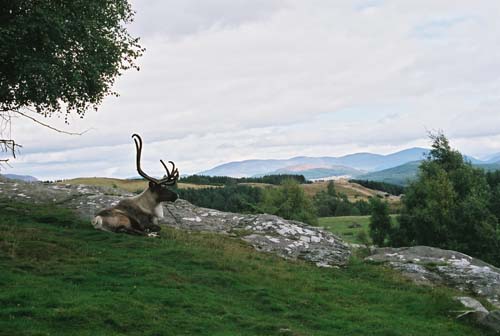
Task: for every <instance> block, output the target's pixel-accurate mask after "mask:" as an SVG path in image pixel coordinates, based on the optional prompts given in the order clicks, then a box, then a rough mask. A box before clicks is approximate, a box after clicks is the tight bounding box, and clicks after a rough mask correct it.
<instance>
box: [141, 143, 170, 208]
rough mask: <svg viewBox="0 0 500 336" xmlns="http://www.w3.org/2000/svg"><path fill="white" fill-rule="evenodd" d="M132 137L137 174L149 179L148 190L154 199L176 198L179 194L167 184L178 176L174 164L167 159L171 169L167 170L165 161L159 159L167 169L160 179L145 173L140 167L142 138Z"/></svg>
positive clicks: (166, 199)
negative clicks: (135, 154)
mask: <svg viewBox="0 0 500 336" xmlns="http://www.w3.org/2000/svg"><path fill="white" fill-rule="evenodd" d="M132 138H133V139H134V142H135V147H136V149H137V161H136V163H137V172H138V173H139V175H141V176H142V177H144V178H145V179H146V180H148V181H149V187H148V189H149V190H150V192H151V194H152V195H153V197H154V198H155V200H156V201H157V202H158V203H160V202H166V201H169V202H173V201H175V200H176V199H177V198H179V196H177V194H176V193H175V192H173V191H172V190H170V189H168V186H171V185H174V184H175V183H176V182H177V179H178V178H179V170H178V169H177V168H175V164H174V163H173V162H172V161H168V162H169V163H170V164H171V165H172V170H169V169H168V167H167V165H166V164H165V162H163V160H160V162H161V164H162V165H163V167H164V168H165V170H166V171H167V174H166V175H164V177H163V178H162V179H159V180H157V179H155V178H153V177H151V176H149V175H147V174H146V173H145V172H144V171H142V169H141V152H142V139H141V137H140V136H139V135H137V134H134V135H132Z"/></svg>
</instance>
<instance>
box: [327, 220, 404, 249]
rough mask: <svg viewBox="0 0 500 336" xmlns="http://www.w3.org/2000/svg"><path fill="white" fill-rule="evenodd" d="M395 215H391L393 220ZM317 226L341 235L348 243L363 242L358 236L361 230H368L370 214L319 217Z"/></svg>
mask: <svg viewBox="0 0 500 336" xmlns="http://www.w3.org/2000/svg"><path fill="white" fill-rule="evenodd" d="M396 216H397V215H391V218H392V220H393V221H395V220H396ZM318 224H319V226H322V227H324V228H325V229H327V230H328V231H330V232H332V233H334V234H336V235H338V236H340V237H342V239H344V240H345V241H347V242H349V243H357V244H364V243H365V242H362V241H360V240H359V238H358V234H359V233H360V232H361V231H365V232H366V233H367V234H368V232H369V225H370V216H339V217H320V218H318Z"/></svg>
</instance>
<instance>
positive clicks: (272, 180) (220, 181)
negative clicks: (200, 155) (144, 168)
mask: <svg viewBox="0 0 500 336" xmlns="http://www.w3.org/2000/svg"><path fill="white" fill-rule="evenodd" d="M285 180H294V181H296V182H298V183H300V184H304V183H310V182H309V181H307V180H306V178H305V177H304V176H303V175H290V174H279V175H265V176H262V177H229V176H205V175H191V176H186V177H181V179H180V180H179V182H182V183H192V184H205V185H217V186H223V185H231V184H238V183H267V184H274V185H280V184H282V183H283V181H285Z"/></svg>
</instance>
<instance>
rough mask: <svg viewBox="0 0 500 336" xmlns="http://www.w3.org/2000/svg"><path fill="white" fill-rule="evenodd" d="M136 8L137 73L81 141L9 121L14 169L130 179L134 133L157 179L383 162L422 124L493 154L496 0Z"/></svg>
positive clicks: (497, 136)
mask: <svg viewBox="0 0 500 336" xmlns="http://www.w3.org/2000/svg"><path fill="white" fill-rule="evenodd" d="M135 5H136V10H137V12H138V14H137V22H136V24H135V26H134V27H133V29H134V31H138V32H140V33H141V35H142V37H143V38H142V41H143V44H144V46H145V47H146V48H147V51H146V55H145V56H144V57H143V59H141V60H140V63H141V71H140V72H128V73H126V74H125V75H124V76H123V77H121V78H120V79H119V81H118V83H117V87H116V89H117V90H118V91H119V92H120V93H121V97H120V98H108V99H106V101H105V103H104V105H103V106H102V108H101V109H100V111H99V112H97V113H95V112H93V111H90V112H89V113H88V114H87V116H86V117H85V119H83V120H79V119H78V120H75V121H74V122H73V123H72V127H74V128H77V129H86V128H92V130H91V131H89V132H88V133H87V134H85V135H84V136H81V137H68V136H64V135H60V134H55V133H53V132H50V131H48V130H46V129H43V128H40V127H36V126H35V125H33V124H32V123H30V122H27V121H21V120H17V121H16V123H15V129H14V134H15V136H16V138H17V139H18V141H20V142H22V143H23V144H24V145H25V148H26V149H25V154H24V156H23V157H22V159H20V160H19V161H18V162H17V163H15V168H14V169H12V172H13V173H15V172H19V173H21V172H22V173H31V174H33V175H40V176H42V175H43V176H46V177H58V176H60V175H61V174H67V175H68V176H69V175H72V176H80V175H99V174H98V173H96V171H95V170H99V172H103V174H111V175H114V176H131V175H134V174H135V172H134V166H133V164H134V163H133V150H134V147H133V145H132V142H131V139H130V135H131V134H132V133H134V132H138V133H140V134H142V135H143V137H144V138H145V141H146V142H147V147H146V148H145V151H149V154H147V155H150V157H149V158H148V162H147V163H148V165H149V164H151V166H150V167H151V168H150V169H151V171H154V172H156V173H158V174H159V173H161V169H160V168H161V167H158V166H159V165H158V164H157V163H158V159H159V158H160V157H166V158H167V159H173V160H175V161H176V162H178V164H179V167H180V169H181V170H182V172H184V173H193V172H196V171H201V170H204V169H207V168H210V167H211V166H212V165H214V164H217V163H222V162H227V161H231V160H240V159H248V158H257V157H259V158H274V157H280V158H284V157H290V156H295V155H332V156H333V155H340V154H346V153H349V152H352V151H358V150H363V151H367V150H370V151H374V152H385V153H386V152H389V151H393V150H398V149H402V148H404V147H406V146H410V145H415V144H419V145H422V144H426V143H427V140H426V129H443V130H444V131H445V132H446V133H447V134H448V135H449V136H450V137H451V140H452V143H454V144H456V145H457V146H458V147H459V149H461V150H464V151H466V152H467V153H469V154H473V155H474V154H475V155H484V154H487V153H488V152H500V122H499V121H500V117H499V116H500V114H499V113H497V111H498V109H499V107H500V99H499V97H498V92H499V89H500V76H499V70H500V57H499V56H500V46H499V45H498V43H497V41H498V40H499V38H500V29H499V28H500V22H499V21H498V20H497V16H496V13H498V10H499V9H500V3H499V2H497V1H494V0H491V1H476V2H474V4H471V2H470V1H465V0H458V1H451V0H449V1H431V0H419V1H405V2H401V1H396V0H392V1H389V0H386V1H366V0H365V1H354V2H353V1H334V2H333V1H326V0H323V1H321V0H315V1H299V0H287V1H285V0H283V1H278V0H275V1H264V0H262V1H249V0H238V1H234V0H231V1H230V0H213V1H204V2H203V4H201V3H200V2H199V1H173V0H172V1H151V2H150V1H148V2H135ZM56 124H59V122H58V121H57V120H56ZM145 155H146V154H145ZM75 161H78V162H81V164H79V165H75V166H71V167H72V168H71V169H70V170H68V171H65V170H63V169H59V168H57V167H66V166H65V165H71V162H75ZM84 163H89V164H84ZM68 167H69V166H68Z"/></svg>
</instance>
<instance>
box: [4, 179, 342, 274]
mask: <svg viewBox="0 0 500 336" xmlns="http://www.w3.org/2000/svg"><path fill="white" fill-rule="evenodd" d="M129 196H132V194H130V193H127V192H124V191H121V190H119V189H114V188H102V187H95V186H86V185H64V184H50V183H49V184H44V183H23V182H13V181H9V180H0V197H7V198H10V199H15V200H20V201H29V202H34V203H51V204H58V205H61V206H64V207H67V208H69V209H72V210H74V211H76V213H77V214H78V215H79V216H80V217H82V218H84V219H86V220H89V221H90V219H91V218H92V217H93V216H94V214H95V213H96V212H97V211H99V210H101V209H103V208H107V207H110V206H113V205H116V204H117V203H118V201H120V200H121V199H123V198H124V197H129ZM164 215H165V217H164V218H163V219H161V220H160V222H159V224H161V225H165V226H170V227H174V228H177V229H182V230H188V231H200V232H213V233H218V234H224V235H229V236H232V237H237V238H240V239H242V240H244V241H246V242H248V243H249V244H250V245H252V246H253V247H254V248H255V249H257V250H259V251H264V252H269V253H274V254H277V255H279V256H281V257H283V258H288V259H303V260H306V261H310V262H312V263H315V264H316V265H318V266H322V267H331V266H338V265H345V264H347V263H348V261H349V258H350V256H351V250H350V248H349V246H348V245H347V244H346V243H344V242H343V241H342V240H341V239H340V238H338V237H337V236H335V235H333V234H332V233H330V232H328V231H325V230H323V229H321V228H317V227H312V226H309V225H307V224H304V223H301V222H297V221H291V220H285V219H283V218H280V217H277V216H272V215H266V214H261V215H243V214H236V213H228V212H222V211H217V210H212V209H205V208H200V207H197V206H194V205H192V204H191V203H189V202H187V201H185V200H177V201H176V202H175V203H168V204H165V205H164ZM89 225H90V222H89Z"/></svg>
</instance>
